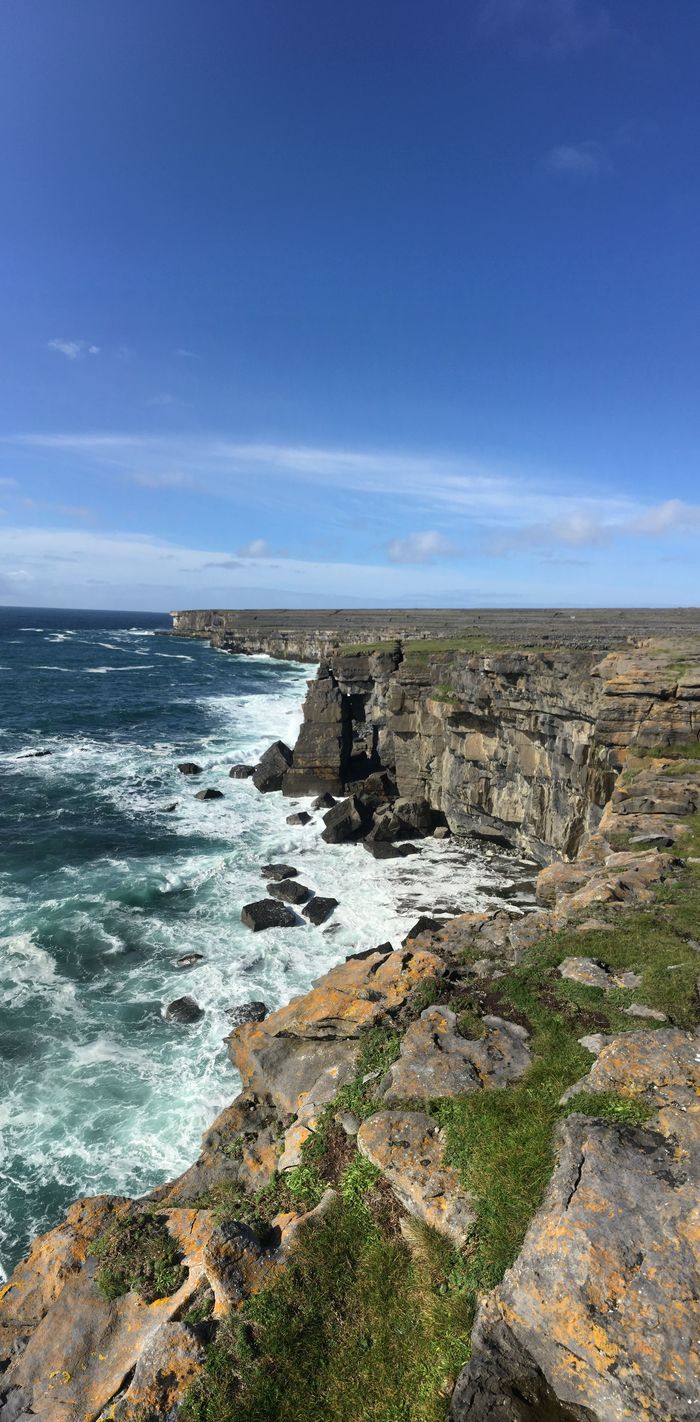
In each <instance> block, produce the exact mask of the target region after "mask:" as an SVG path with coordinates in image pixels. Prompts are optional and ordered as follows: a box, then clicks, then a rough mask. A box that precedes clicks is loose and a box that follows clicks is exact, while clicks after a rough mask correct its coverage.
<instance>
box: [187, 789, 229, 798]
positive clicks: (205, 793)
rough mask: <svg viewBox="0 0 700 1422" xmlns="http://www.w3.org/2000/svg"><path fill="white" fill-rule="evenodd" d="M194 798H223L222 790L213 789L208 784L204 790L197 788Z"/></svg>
mask: <svg viewBox="0 0 700 1422" xmlns="http://www.w3.org/2000/svg"><path fill="white" fill-rule="evenodd" d="M194 798H195V800H223V798H224V793H223V790H214V789H213V788H212V786H208V787H207V789H206V790H199V791H198V792H197V794H196V795H195V797H194Z"/></svg>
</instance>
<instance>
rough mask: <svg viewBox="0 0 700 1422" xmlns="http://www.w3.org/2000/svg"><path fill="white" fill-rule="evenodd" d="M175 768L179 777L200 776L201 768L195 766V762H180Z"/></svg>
mask: <svg viewBox="0 0 700 1422" xmlns="http://www.w3.org/2000/svg"><path fill="white" fill-rule="evenodd" d="M177 768H178V770H179V772H180V774H181V775H201V774H202V766H201V765H197V762H196V761H195V760H181V761H180V764H179V765H178V767H177Z"/></svg>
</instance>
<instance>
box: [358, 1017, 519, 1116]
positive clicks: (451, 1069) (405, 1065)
mask: <svg viewBox="0 0 700 1422" xmlns="http://www.w3.org/2000/svg"><path fill="white" fill-rule="evenodd" d="M482 1021H483V1025H484V1035H483V1037H477V1038H474V1039H468V1038H466V1037H462V1036H460V1034H459V1033H458V1032H457V1030H456V1028H457V1018H456V1016H455V1014H454V1012H451V1011H450V1009H449V1008H448V1007H426V1009H425V1011H424V1012H422V1013H421V1015H420V1017H419V1019H418V1021H417V1022H414V1023H412V1025H411V1026H410V1027H409V1029H408V1031H407V1032H406V1034H405V1036H404V1038H403V1040H402V1042H401V1056H400V1057H399V1060H398V1061H397V1062H395V1063H394V1065H393V1066H392V1067H391V1068H390V1070H389V1072H388V1074H387V1079H386V1082H385V1083H383V1090H382V1096H383V1098H384V1100H385V1101H387V1102H389V1101H407V1100H411V1099H417V1100H421V1101H430V1100H432V1099H434V1098H435V1097H436V1096H456V1095H457V1094H458V1093H459V1092H462V1091H480V1090H481V1089H482V1088H483V1087H496V1086H506V1085H507V1084H508V1082H509V1081H517V1079H518V1077H520V1076H522V1075H523V1073H524V1072H526V1071H527V1069H528V1067H529V1065H530V1062H531V1057H530V1052H529V1051H528V1048H527V1045H526V1044H527V1039H528V1033H527V1032H526V1031H525V1028H524V1027H520V1026H518V1024H517V1023H515V1022H506V1021H505V1020H504V1019H503V1018H502V1017H491V1016H488V1017H484V1018H483V1019H482Z"/></svg>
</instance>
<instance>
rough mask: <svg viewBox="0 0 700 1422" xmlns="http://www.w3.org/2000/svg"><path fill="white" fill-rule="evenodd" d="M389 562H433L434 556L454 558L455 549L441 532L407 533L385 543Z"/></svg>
mask: <svg viewBox="0 0 700 1422" xmlns="http://www.w3.org/2000/svg"><path fill="white" fill-rule="evenodd" d="M386 551H387V557H388V559H389V561H390V562H391V563H434V562H435V559H436V558H454V557H455V555H456V553H457V549H456V548H455V545H454V544H453V543H451V542H450V540H449V539H448V538H443V535H442V534H441V533H435V532H426V533H409V534H408V536H407V537H406V538H392V540H391V542H390V543H389V544H388V545H387V550H386Z"/></svg>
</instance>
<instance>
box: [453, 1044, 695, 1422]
mask: <svg viewBox="0 0 700 1422" xmlns="http://www.w3.org/2000/svg"><path fill="white" fill-rule="evenodd" d="M699 1061H700V1053H699V1052H698V1038H697V1037H696V1036H694V1035H691V1034H690V1033H685V1032H678V1031H671V1030H668V1031H666V1030H663V1031H657V1032H654V1033H653V1034H652V1033H640V1034H637V1033H630V1034H629V1035H627V1036H624V1037H622V1038H616V1039H614V1040H613V1041H611V1042H610V1043H609V1044H608V1045H607V1046H605V1047H604V1048H603V1050H602V1051H601V1054H600V1056H599V1058H598V1061H597V1063H596V1065H595V1066H594V1067H593V1069H592V1071H591V1072H590V1074H589V1076H588V1077H587V1078H586V1079H585V1080H584V1081H582V1082H581V1083H580V1084H579V1087H580V1089H585V1090H588V1091H606V1090H607V1091H609V1090H617V1091H621V1092H623V1093H626V1094H628V1095H629V1094H632V1095H635V1096H638V1095H640V1094H645V1093H648V1097H649V1101H650V1103H652V1104H653V1106H654V1107H655V1108H656V1111H655V1115H654V1117H653V1118H652V1119H651V1120H650V1121H649V1122H648V1124H647V1125H646V1126H645V1127H644V1128H640V1127H630V1126H624V1127H623V1126H617V1125H614V1124H612V1123H610V1122H604V1121H601V1120H595V1119H592V1118H590V1117H587V1116H584V1115H578V1116H577V1115H573V1116H570V1117H569V1118H568V1119H567V1120H566V1121H565V1122H563V1123H562V1126H561V1127H560V1131H559V1142H558V1164H557V1168H556V1170H555V1173H554V1176H553V1178H552V1181H551V1184H550V1187H549V1190H548V1193H547V1197H546V1199H545V1201H544V1204H543V1206H542V1208H541V1210H540V1211H539V1213H538V1215H537V1216H536V1218H535V1219H534V1220H533V1223H532V1225H531V1227H530V1230H529V1232H528V1235H527V1238H526V1240H525V1244H524V1246H523V1249H522V1251H521V1253H520V1256H519V1258H518V1260H517V1263H516V1264H515V1265H514V1266H513V1268H512V1269H510V1270H509V1271H508V1273H507V1274H506V1276H505V1278H504V1280H503V1283H502V1284H501V1285H500V1287H499V1288H498V1289H496V1290H495V1291H494V1292H493V1293H492V1294H490V1295H489V1296H488V1298H487V1299H486V1301H485V1302H484V1303H483V1304H482V1307H481V1309H480V1312H479V1316H478V1318H477V1322H476V1326H475V1329H474V1333H473V1337H472V1360H471V1362H470V1364H469V1365H468V1367H467V1369H466V1370H465V1372H464V1374H463V1375H462V1377H461V1378H460V1381H459V1383H458V1385H457V1388H456V1391H455V1394H454V1397H453V1401H452V1407H451V1411H450V1418H451V1422H487V1419H488V1422H541V1419H542V1418H548V1419H551V1422H582V1419H588V1422H590V1419H596V1420H597V1422H598V1420H599V1422H623V1419H625V1422H626V1419H629V1418H635V1419H639V1422H670V1419H673V1422H691V1419H695V1418H696V1417H697V1416H698V1410H699V1408H700V1391H699V1389H698V1379H699V1378H700V1353H699V1352H698V1345H697V1337H698V1324H699V1323H700V1305H699V1304H698V1293H697V1285H698V1275H699V1271H700V1234H699V1233H698V1222H697V1201H698V1187H699V1186H700V1117H699V1116H698V1113H697V1101H698V1092H699V1090H700V1065H699ZM574 1100H575V1098H574Z"/></svg>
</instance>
